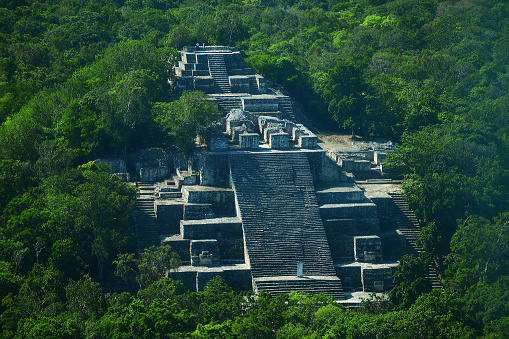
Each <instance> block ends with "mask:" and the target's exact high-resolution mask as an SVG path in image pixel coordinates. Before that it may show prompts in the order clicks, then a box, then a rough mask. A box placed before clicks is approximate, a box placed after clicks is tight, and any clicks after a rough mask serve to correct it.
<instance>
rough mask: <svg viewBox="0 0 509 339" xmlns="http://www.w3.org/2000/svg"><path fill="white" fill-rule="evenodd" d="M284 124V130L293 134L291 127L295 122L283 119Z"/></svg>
mask: <svg viewBox="0 0 509 339" xmlns="http://www.w3.org/2000/svg"><path fill="white" fill-rule="evenodd" d="M284 124H285V132H286V133H288V134H289V135H292V136H293V128H294V127H295V126H296V124H295V123H294V122H292V121H290V120H284Z"/></svg>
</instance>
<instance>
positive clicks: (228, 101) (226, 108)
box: [217, 97, 242, 116]
mask: <svg viewBox="0 0 509 339" xmlns="http://www.w3.org/2000/svg"><path fill="white" fill-rule="evenodd" d="M217 107H218V109H219V112H221V113H222V114H223V116H226V115H227V114H228V113H230V111H231V110H232V109H234V108H239V109H242V101H241V99H240V98H238V97H233V98H220V99H219V100H218V102H217Z"/></svg>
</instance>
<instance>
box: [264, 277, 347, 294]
mask: <svg viewBox="0 0 509 339" xmlns="http://www.w3.org/2000/svg"><path fill="white" fill-rule="evenodd" d="M338 281H339V278H337V277H330V276H322V277H321V276H312V277H303V278H298V277H276V278H257V279H254V282H255V286H256V287H257V289H258V290H262V291H265V292H269V293H270V295H271V296H272V297H277V296H278V295H280V294H284V293H286V294H287V293H290V292H292V291H299V292H303V293H307V294H310V295H313V294H316V293H317V291H319V293H323V294H327V295H330V296H333V297H334V299H335V300H343V299H344V298H345V295H344V293H343V291H342V290H338V288H337V287H338ZM339 283H340V282H339Z"/></svg>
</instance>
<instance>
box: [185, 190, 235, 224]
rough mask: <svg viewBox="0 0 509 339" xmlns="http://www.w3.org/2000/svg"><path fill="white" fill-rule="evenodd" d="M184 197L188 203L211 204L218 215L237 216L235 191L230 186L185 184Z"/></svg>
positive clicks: (211, 207)
mask: <svg viewBox="0 0 509 339" xmlns="http://www.w3.org/2000/svg"><path fill="white" fill-rule="evenodd" d="M182 199H183V200H184V202H186V203H192V204H209V205H210V209H211V210H212V212H213V213H214V215H216V216H225V217H228V216H229V217H231V216H235V193H234V191H233V190H232V189H230V188H221V187H208V186H198V185H193V186H183V187H182Z"/></svg>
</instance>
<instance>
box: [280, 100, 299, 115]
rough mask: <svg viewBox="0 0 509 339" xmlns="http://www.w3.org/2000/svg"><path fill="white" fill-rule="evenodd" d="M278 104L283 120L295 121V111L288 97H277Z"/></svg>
mask: <svg viewBox="0 0 509 339" xmlns="http://www.w3.org/2000/svg"><path fill="white" fill-rule="evenodd" d="M278 104H279V110H280V111H281V113H282V116H283V119H288V120H291V121H297V119H296V117H295V110H294V107H293V103H292V99H290V98H289V97H278Z"/></svg>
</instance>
